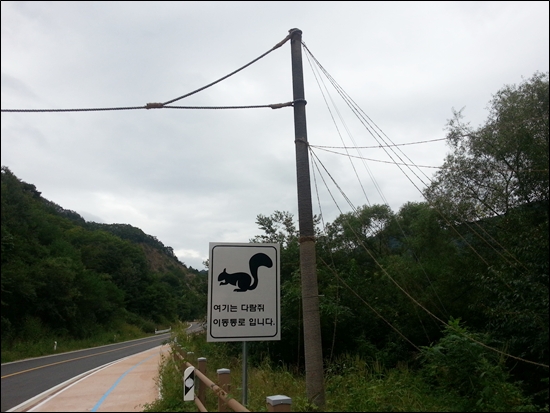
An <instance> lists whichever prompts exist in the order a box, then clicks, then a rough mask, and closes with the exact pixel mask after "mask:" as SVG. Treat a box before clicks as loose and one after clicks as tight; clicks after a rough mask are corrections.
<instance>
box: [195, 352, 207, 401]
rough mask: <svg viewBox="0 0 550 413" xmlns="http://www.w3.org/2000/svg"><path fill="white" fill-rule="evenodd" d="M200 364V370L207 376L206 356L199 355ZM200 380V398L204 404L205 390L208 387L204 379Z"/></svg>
mask: <svg viewBox="0 0 550 413" xmlns="http://www.w3.org/2000/svg"><path fill="white" fill-rule="evenodd" d="M197 361H198V364H199V371H200V372H201V373H202V374H204V375H205V376H206V357H199V358H198V359H197ZM198 382H199V400H200V401H201V403H202V404H205V394H204V391H205V389H206V384H205V383H203V382H202V380H198Z"/></svg>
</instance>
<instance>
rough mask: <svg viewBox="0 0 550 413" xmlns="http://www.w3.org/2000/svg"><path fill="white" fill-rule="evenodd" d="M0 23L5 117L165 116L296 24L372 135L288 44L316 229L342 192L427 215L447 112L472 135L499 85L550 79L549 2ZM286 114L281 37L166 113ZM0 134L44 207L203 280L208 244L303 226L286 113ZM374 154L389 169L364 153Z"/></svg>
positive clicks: (261, 6) (26, 125) (6, 127)
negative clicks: (292, 222) (118, 228)
mask: <svg viewBox="0 0 550 413" xmlns="http://www.w3.org/2000/svg"><path fill="white" fill-rule="evenodd" d="M1 19H2V23H1V30H2V32H1V33H2V34H1V42H2V47H1V82H2V84H1V96H2V97H1V108H2V110H6V109H79V108H114V107H140V106H144V105H146V104H147V103H150V102H167V101H169V100H172V99H175V98H178V97H180V96H183V95H185V94H187V93H189V92H192V91H195V90H197V89H199V88H201V87H203V86H206V85H208V84H210V83H212V82H214V81H215V80H218V79H220V78H222V77H223V76H225V75H227V74H229V73H231V72H233V71H235V70H236V69H238V68H240V67H242V66H244V65H245V64H247V63H249V62H251V61H252V60H254V59H256V58H257V57H259V56H260V55H262V54H264V53H265V52H267V51H269V50H270V49H272V48H273V46H275V45H276V44H277V43H279V42H280V41H282V40H283V39H285V37H286V36H287V35H288V31H289V30H290V29H293V28H298V29H300V30H301V31H302V41H303V42H304V44H305V45H306V46H307V50H309V51H310V52H311V54H312V55H313V56H314V57H315V59H316V61H318V62H319V63H320V64H321V65H322V67H323V68H324V70H325V71H326V72H327V73H328V74H329V75H330V77H331V78H332V79H333V80H334V81H335V82H337V85H338V90H341V91H345V93H346V94H347V95H348V96H349V98H350V99H352V100H353V102H355V104H356V105H357V107H358V108H360V111H361V113H362V114H363V116H364V117H365V118H366V119H368V120H369V125H376V127H375V128H374V129H372V128H367V127H365V121H364V120H363V122H361V121H359V120H358V118H357V117H356V116H354V112H353V111H351V110H349V109H348V107H347V106H346V103H345V100H343V99H342V98H341V97H340V95H339V94H338V93H337V89H336V88H334V87H333V86H332V85H331V82H330V81H329V80H328V78H327V77H325V76H322V75H321V72H320V71H319V70H318V69H317V67H318V66H316V65H315V64H314V63H313V60H312V59H311V58H310V57H309V56H310V55H309V54H308V53H307V52H306V50H305V49H303V50H302V53H303V70H304V87H305V95H306V96H305V97H306V100H307V105H306V117H307V132H308V141H309V144H310V146H311V148H312V152H311V154H310V161H312V160H313V159H315V160H316V165H317V167H316V166H315V164H313V163H312V167H311V172H310V173H311V186H312V205H313V213H314V214H316V215H320V214H322V216H323V221H324V222H325V223H330V222H332V221H333V220H334V219H335V218H336V217H337V216H338V215H339V214H340V212H350V211H351V210H352V206H350V205H349V204H348V203H347V201H346V200H345V198H347V199H349V200H350V202H351V204H352V205H353V207H354V208H357V207H360V206H363V205H374V204H387V205H389V206H390V207H391V209H392V210H393V211H394V212H398V210H399V208H400V207H401V206H402V205H404V204H405V203H406V202H420V201H423V197H422V189H423V188H425V187H426V185H428V184H429V182H430V180H432V179H433V177H434V174H435V173H436V171H437V167H439V166H441V165H442V164H443V162H444V159H445V156H446V155H447V154H449V153H450V147H448V146H447V145H446V143H445V140H444V138H445V136H446V129H445V126H446V124H447V122H448V120H449V119H450V118H451V117H452V116H453V110H461V109H462V113H463V115H464V117H465V120H466V121H468V122H470V123H471V125H472V126H473V127H478V126H480V125H482V124H483V123H484V122H485V120H486V119H487V116H488V110H487V108H488V106H489V102H490V101H491V98H492V96H493V95H494V94H495V93H496V92H498V90H500V89H501V88H502V87H503V86H504V85H513V84H519V83H521V82H523V81H524V80H526V79H529V78H530V77H531V76H532V75H533V74H534V73H535V72H547V71H548V66H549V49H550V47H549V35H548V33H549V31H550V30H549V3H548V2H516V1H511V2H499V1H496V2H495V1H491V2H377V1H369V2H357V1H354V2H343V1H339V2H333V1H323V2H315V1H308V2H305V1H304V2H302V1H294V2H281V1H277V2H269V1H262V2H253V1H247V2H232V1H225V2H212V1H200V2H195V1H182V2H162V1H155V2H150V1H141V2H117V1H112V2H81V1H79V2H70V1H68V2H42V1H41V2H26V1H16V2H14V1H2V2H1ZM292 100H293V96H292V72H291V51H290V42H286V43H285V44H283V45H282V46H281V47H279V48H278V49H276V50H274V51H272V52H271V53H269V54H268V55H267V56H265V57H263V58H262V59H260V60H259V61H257V62H256V63H254V64H252V65H250V66H249V67H248V68H246V69H244V70H242V71H240V72H238V73H237V74H235V75H233V76H231V77H229V78H227V79H225V80H223V81H222V82H220V83H217V84H215V85H214V86H212V87H209V88H207V89H205V90H203V91H201V92H198V93H196V94H194V95H192V96H189V97H187V98H185V99H181V100H178V101H176V102H174V103H173V105H179V106H251V105H268V104H274V103H283V102H289V101H292ZM365 118H364V119H365ZM1 128H2V131H1V144H2V146H1V163H2V166H6V167H8V168H9V169H10V170H11V171H12V172H13V173H14V174H15V175H16V176H17V177H18V178H19V179H21V180H23V181H25V182H28V183H32V184H34V185H36V187H37V189H38V191H41V192H42V196H43V197H44V198H46V199H48V200H50V201H52V202H55V203H56V204H58V205H60V206H62V207H63V208H65V209H69V210H73V211H76V212H78V213H79V214H80V215H82V217H84V218H85V219H86V220H87V221H95V222H100V223H107V224H111V223H122V224H130V225H132V226H135V227H138V228H140V229H142V230H143V231H144V232H145V233H147V234H149V235H153V236H155V237H157V238H158V239H159V240H160V241H161V242H162V243H163V244H164V245H166V246H170V247H172V248H173V249H174V253H175V254H176V255H177V257H178V258H179V259H180V261H182V262H183V263H184V264H186V265H187V266H192V267H193V268H196V269H199V270H200V269H204V266H203V261H204V260H206V259H207V258H208V250H209V243H210V242H235V243H246V242H249V241H250V240H251V239H252V238H253V237H255V236H256V235H260V234H261V230H260V229H259V228H258V225H257V224H256V218H257V216H258V215H260V214H262V215H265V216H269V215H271V214H272V213H273V212H275V211H286V212H290V213H291V214H293V215H294V217H295V219H296V220H298V201H297V189H296V188H297V187H296V155H295V143H294V139H295V136H294V114H293V109H292V108H291V107H284V108H281V109H271V108H254V109H224V110H196V109H168V108H164V109H151V110H144V109H142V110H122V111H90V112H45V113H36V112H26V113H15V112H2V114H1ZM382 138H383V141H382V140H381V139H382ZM418 142H421V143H418ZM388 143H391V144H399V145H400V146H396V147H392V148H393V149H394V150H399V152H398V154H399V158H397V157H396V155H395V154H394V153H393V152H391V151H389V149H388V148H380V147H379V146H380V145H383V144H388ZM316 146H332V147H338V146H339V147H342V146H353V147H360V148H361V149H358V150H355V149H348V153H349V155H351V157H347V156H343V155H341V154H340V155H339V154H335V153H333V152H327V151H326V150H323V148H317V147H316ZM377 146H378V147H377ZM325 149H326V148H325ZM330 150H331V151H336V152H340V153H344V154H345V153H346V149H330ZM396 162H401V163H409V164H412V165H416V166H419V167H410V168H409V167H406V166H404V165H396ZM428 166H430V167H431V168H428ZM317 168H318V169H317ZM325 170H326V171H325ZM323 174H324V175H323ZM336 185H337V186H336ZM340 191H341V192H340ZM342 194H345V197H344V195H342Z"/></svg>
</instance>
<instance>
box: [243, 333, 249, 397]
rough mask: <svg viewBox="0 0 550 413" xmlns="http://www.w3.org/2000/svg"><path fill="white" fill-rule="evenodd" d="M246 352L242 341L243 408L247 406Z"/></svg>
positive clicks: (244, 342)
mask: <svg viewBox="0 0 550 413" xmlns="http://www.w3.org/2000/svg"><path fill="white" fill-rule="evenodd" d="M247 364H248V352H247V348H246V341H243V406H246V405H247V404H248V368H247V367H248V366H247Z"/></svg>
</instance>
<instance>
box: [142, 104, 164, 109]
mask: <svg viewBox="0 0 550 413" xmlns="http://www.w3.org/2000/svg"><path fill="white" fill-rule="evenodd" d="M162 107H164V103H148V104H147V105H145V109H161V108H162Z"/></svg>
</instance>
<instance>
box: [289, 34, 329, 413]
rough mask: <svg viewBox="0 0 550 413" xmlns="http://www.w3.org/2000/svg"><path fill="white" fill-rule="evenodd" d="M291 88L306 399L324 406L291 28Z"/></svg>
mask: <svg viewBox="0 0 550 413" xmlns="http://www.w3.org/2000/svg"><path fill="white" fill-rule="evenodd" d="M289 33H290V36H291V37H290V46H291V54H292V90H293V95H294V134H295V141H294V142H295V144H296V178H297V182H298V221H299V228H300V274H301V277H302V310H303V325H304V350H305V365H306V393H307V398H308V400H309V401H310V402H311V403H313V404H315V405H316V406H317V407H319V408H320V409H321V410H322V409H324V407H325V384H324V371H323V348H322V344H321V321H320V317H319V292H318V287H317V265H316V257H315V232H314V229H313V210H312V205H311V182H310V177H309V146H308V142H307V127H306V100H305V93H304V72H303V67H302V31H301V30H299V29H291V30H289Z"/></svg>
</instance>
